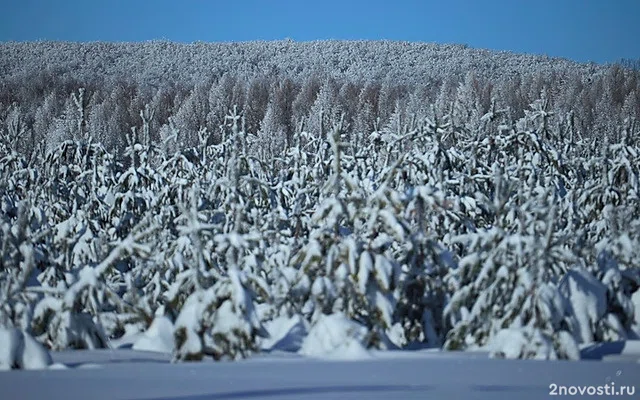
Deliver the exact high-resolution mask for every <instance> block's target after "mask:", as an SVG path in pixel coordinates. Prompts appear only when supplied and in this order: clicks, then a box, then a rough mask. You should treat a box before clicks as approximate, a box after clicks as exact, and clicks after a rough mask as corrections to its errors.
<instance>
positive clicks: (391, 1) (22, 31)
mask: <svg viewBox="0 0 640 400" xmlns="http://www.w3.org/2000/svg"><path fill="white" fill-rule="evenodd" d="M0 11H1V12H0V41H7V40H18V41H25V40H38V39H46V40H72V41H94V40H104V41H144V40H152V39H169V40H173V41H178V42H194V41H206V42H217V41H246V40H256V39H263V40H274V39H284V38H291V39H294V40H296V41H307V40H315V39H390V40H408V41H420V42H437V43H461V44H467V45H469V46H472V47H478V48H488V49H497V50H511V51H516V52H524V53H536V54H547V55H549V56H559V57H566V58H570V59H574V60H578V61H595V62H610V61H616V60H619V59H620V58H632V59H638V58H640V0H437V1H435V0H386V1H384V0H324V1H322V0H226V1H218V0H209V1H206V0H200V1H196V0H147V1H142V0H109V1H107V0H0Z"/></svg>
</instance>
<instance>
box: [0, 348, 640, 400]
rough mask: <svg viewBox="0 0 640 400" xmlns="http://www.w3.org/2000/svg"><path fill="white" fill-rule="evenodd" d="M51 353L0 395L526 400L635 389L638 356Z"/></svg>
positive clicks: (3, 384)
mask: <svg viewBox="0 0 640 400" xmlns="http://www.w3.org/2000/svg"><path fill="white" fill-rule="evenodd" d="M53 358H54V361H55V364H54V366H52V367H51V368H50V369H49V370H44V371H20V372H14V373H6V372H5V373H0V388H2V398H6V399H21V400H29V399H38V400H41V399H48V400H56V399H65V400H85V399H92V400H102V399H105V400H106V399H111V400H120V399H122V400H124V399H128V400H133V399H140V400H142V399H146V400H169V399H171V400H205V399H252V400H262V399H264V400H267V399H300V400H306V399H309V400H310V399H316V400H322V399H385V400H388V399H403V400H405V399H406V400H408V399H425V398H432V399H449V398H451V399H477V400H493V399H496V398H517V399H523V400H529V399H543V398H547V397H548V396H549V390H550V387H549V386H550V385H551V384H557V385H565V386H572V385H575V386H579V385H604V384H606V383H609V384H611V383H615V386H616V387H617V388H620V387H621V386H623V385H627V386H631V385H635V389H636V394H637V390H638V383H637V377H638V376H640V364H638V363H636V362H619V361H617V362H605V363H600V362H593V361H583V362H581V361H578V362H571V363H567V362H561V361H546V362H537V361H524V360H492V359H488V358H487V356H486V354H481V353H469V352H464V353H463V352H442V351H439V350H436V351H431V350H428V351H385V352H372V353H371V357H370V358H368V359H367V360H354V361H351V362H343V361H337V360H314V359H308V358H303V357H299V356H295V355H283V354H271V355H266V356H259V357H255V358H251V359H248V360H244V361H238V362H232V363H230V362H218V363H216V362H200V363H181V364H171V363H170V357H169V356H162V355H160V354H159V353H146V352H136V351H131V350H116V351H114V350H90V351H65V352H60V353H53ZM63 365H66V366H67V367H69V368H68V369H62V368H64V367H63ZM85 366H90V367H91V368H85ZM625 397H626V398H633V396H625Z"/></svg>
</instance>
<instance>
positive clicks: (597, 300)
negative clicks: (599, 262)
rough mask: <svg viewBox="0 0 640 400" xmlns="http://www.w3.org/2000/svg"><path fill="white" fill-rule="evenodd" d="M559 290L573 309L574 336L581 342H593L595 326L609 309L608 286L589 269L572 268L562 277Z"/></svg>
mask: <svg viewBox="0 0 640 400" xmlns="http://www.w3.org/2000/svg"><path fill="white" fill-rule="evenodd" d="M559 290H560V293H562V295H563V296H564V297H565V298H566V299H568V300H569V303H570V304H571V308H572V310H573V313H571V314H572V315H573V318H574V319H575V326H574V329H573V334H574V337H575V338H576V340H577V341H578V342H579V343H591V342H593V341H594V340H595V338H594V327H595V326H596V325H597V324H598V321H600V320H601V319H602V318H603V317H604V315H605V313H606V311H607V288H606V287H605V286H604V285H603V284H602V283H601V282H600V281H598V280H597V279H596V278H595V277H594V276H593V275H591V274H590V273H589V272H588V271H586V270H583V269H572V270H569V271H567V274H566V275H565V276H564V277H563V278H562V281H561V282H560V285H559Z"/></svg>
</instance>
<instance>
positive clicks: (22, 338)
mask: <svg viewBox="0 0 640 400" xmlns="http://www.w3.org/2000/svg"><path fill="white" fill-rule="evenodd" d="M51 364H52V361H51V356H50V355H49V352H48V351H47V350H45V348H44V347H42V345H41V344H40V343H38V342H37V341H36V340H35V339H34V338H33V337H31V335H29V334H28V333H25V332H23V331H21V330H19V329H15V328H1V327H0V370H8V369H13V368H19V369H43V368H47V367H48V366H49V365H51Z"/></svg>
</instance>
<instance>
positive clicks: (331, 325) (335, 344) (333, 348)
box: [300, 313, 370, 359]
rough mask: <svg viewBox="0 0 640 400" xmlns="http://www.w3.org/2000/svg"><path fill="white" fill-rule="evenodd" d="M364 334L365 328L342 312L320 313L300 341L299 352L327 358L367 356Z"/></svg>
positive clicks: (365, 333)
mask: <svg viewBox="0 0 640 400" xmlns="http://www.w3.org/2000/svg"><path fill="white" fill-rule="evenodd" d="M366 335H367V328H365V327H364V326H362V325H360V324H358V323H357V322H354V321H352V320H350V319H348V318H347V317H346V316H345V315H344V314H342V313H336V314H331V315H321V316H320V317H319V318H318V321H317V322H316V323H315V324H314V325H313V326H312V327H311V329H310V330H309V335H308V336H307V337H306V338H305V339H304V341H303V342H302V347H301V349H300V354H303V355H306V356H311V357H319V358H329V359H359V358H368V357H370V355H369V353H368V351H367V350H366V349H365V347H364V341H365V339H366Z"/></svg>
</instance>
